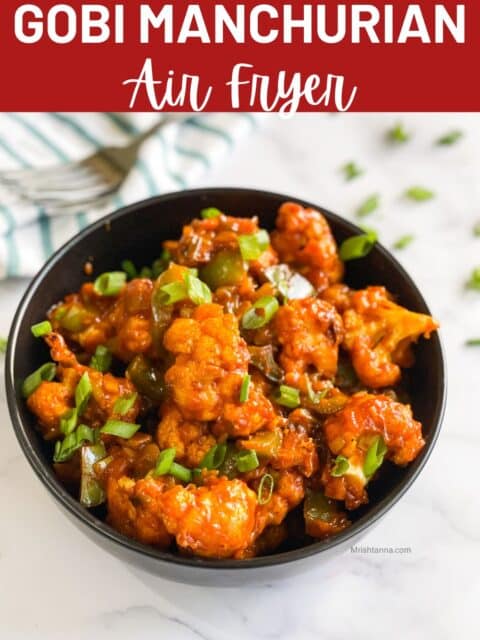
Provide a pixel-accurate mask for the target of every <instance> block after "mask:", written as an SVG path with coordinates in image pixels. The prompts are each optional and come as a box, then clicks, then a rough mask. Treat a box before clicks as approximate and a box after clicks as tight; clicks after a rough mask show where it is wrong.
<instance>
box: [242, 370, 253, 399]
mask: <svg viewBox="0 0 480 640" xmlns="http://www.w3.org/2000/svg"><path fill="white" fill-rule="evenodd" d="M251 381H252V376H249V375H248V373H247V374H246V375H244V376H243V380H242V386H241V387H240V402H247V400H248V394H249V391H250V382H251Z"/></svg>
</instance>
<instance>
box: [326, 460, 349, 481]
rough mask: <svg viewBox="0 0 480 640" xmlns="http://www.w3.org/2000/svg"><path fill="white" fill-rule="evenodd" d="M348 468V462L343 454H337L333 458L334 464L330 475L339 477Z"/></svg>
mask: <svg viewBox="0 0 480 640" xmlns="http://www.w3.org/2000/svg"><path fill="white" fill-rule="evenodd" d="M349 469H350V463H349V461H348V459H347V458H345V456H337V457H336V458H335V464H334V467H333V469H332V470H331V471H330V475H331V476H333V477H334V478H340V477H341V476H344V475H345V474H346V473H347V471H348V470H349Z"/></svg>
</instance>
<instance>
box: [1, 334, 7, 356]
mask: <svg viewBox="0 0 480 640" xmlns="http://www.w3.org/2000/svg"><path fill="white" fill-rule="evenodd" d="M7 345H8V340H7V339H6V338H2V337H0V353H5V351H6V350H7Z"/></svg>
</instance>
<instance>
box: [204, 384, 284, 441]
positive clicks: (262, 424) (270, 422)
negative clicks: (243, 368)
mask: <svg viewBox="0 0 480 640" xmlns="http://www.w3.org/2000/svg"><path fill="white" fill-rule="evenodd" d="M241 383H242V381H241V380H239V385H238V387H237V390H236V392H235V394H234V396H233V402H227V403H226V404H225V406H224V408H223V411H222V416H221V418H219V419H218V421H217V422H216V423H215V425H214V427H213V431H214V433H215V434H216V435H217V436H222V435H227V436H233V437H235V438H238V437H241V436H248V435H250V434H251V433H255V432H256V431H259V430H260V429H267V430H271V429H274V428H275V425H276V424H277V423H278V421H279V420H280V416H279V415H278V414H277V412H276V411H275V409H274V407H273V405H272V403H271V402H270V400H269V399H268V398H267V397H266V395H265V394H264V390H263V385H262V384H260V383H258V382H257V380H256V379H255V378H253V379H252V381H251V383H250V387H249V390H248V399H247V400H246V401H245V402H240V401H239V399H240V390H241Z"/></svg>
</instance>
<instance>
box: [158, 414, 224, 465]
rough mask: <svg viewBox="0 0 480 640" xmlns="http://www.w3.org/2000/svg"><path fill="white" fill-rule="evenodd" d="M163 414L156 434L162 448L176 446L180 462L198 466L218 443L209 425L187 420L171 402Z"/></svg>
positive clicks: (176, 457) (176, 456)
mask: <svg viewBox="0 0 480 640" xmlns="http://www.w3.org/2000/svg"><path fill="white" fill-rule="evenodd" d="M161 415H162V418H161V420H160V423H159V425H158V427H157V436H156V440H157V443H158V446H159V447H160V449H169V448H174V449H175V450H176V455H175V459H176V460H177V461H178V462H181V463H182V464H184V465H186V466H187V467H190V468H193V467H198V465H199V464H200V462H201V460H202V458H203V457H204V455H205V454H206V453H207V451H209V449H211V448H212V447H213V446H215V444H216V440H215V438H214V436H213V435H212V434H211V433H210V430H209V428H208V425H206V424H205V423H202V422H197V421H194V420H185V418H184V417H183V416H182V414H181V413H180V411H179V410H178V409H177V407H176V406H175V405H174V404H173V403H171V402H167V403H165V404H164V405H163V407H162V412H161Z"/></svg>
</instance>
